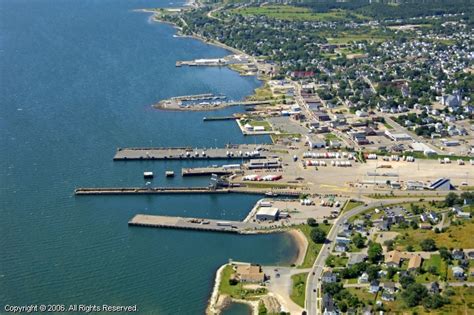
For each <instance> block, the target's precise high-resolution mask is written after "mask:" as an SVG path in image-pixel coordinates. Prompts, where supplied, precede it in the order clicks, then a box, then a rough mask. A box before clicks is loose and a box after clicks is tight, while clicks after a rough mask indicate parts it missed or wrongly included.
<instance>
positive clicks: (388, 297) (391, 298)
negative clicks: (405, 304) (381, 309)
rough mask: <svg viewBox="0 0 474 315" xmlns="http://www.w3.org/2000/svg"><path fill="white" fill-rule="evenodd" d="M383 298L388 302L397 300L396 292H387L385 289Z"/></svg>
mask: <svg viewBox="0 0 474 315" xmlns="http://www.w3.org/2000/svg"><path fill="white" fill-rule="evenodd" d="M381 299H382V300H383V301H387V302H390V301H395V294H393V293H390V292H387V291H383V293H382V297H381Z"/></svg>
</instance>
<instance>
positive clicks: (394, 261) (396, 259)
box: [385, 250, 402, 267]
mask: <svg viewBox="0 0 474 315" xmlns="http://www.w3.org/2000/svg"><path fill="white" fill-rule="evenodd" d="M401 260H402V256H401V253H400V252H399V251H398V250H392V251H390V252H388V253H386V254H385V265H387V267H399V266H400V262H401Z"/></svg>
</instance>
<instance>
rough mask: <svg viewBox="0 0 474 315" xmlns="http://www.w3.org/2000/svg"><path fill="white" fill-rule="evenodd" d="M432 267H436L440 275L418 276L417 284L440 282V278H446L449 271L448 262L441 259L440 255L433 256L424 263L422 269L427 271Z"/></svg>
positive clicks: (425, 274)
mask: <svg viewBox="0 0 474 315" xmlns="http://www.w3.org/2000/svg"><path fill="white" fill-rule="evenodd" d="M431 266H434V267H436V270H437V271H438V275H433V274H431V273H429V272H425V273H424V274H418V275H417V276H416V282H418V283H427V282H433V281H439V277H440V276H444V275H445V274H446V271H447V269H446V268H447V265H446V262H444V261H443V260H442V259H441V256H440V255H438V254H435V255H431V258H430V259H428V260H424V261H423V265H422V269H423V270H425V271H427V270H428V269H429V268H430V267H431Z"/></svg>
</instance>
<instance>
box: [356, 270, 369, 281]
mask: <svg viewBox="0 0 474 315" xmlns="http://www.w3.org/2000/svg"><path fill="white" fill-rule="evenodd" d="M357 283H359V284H362V283H369V274H368V273H367V272H364V273H363V274H361V275H360V276H359V278H357Z"/></svg>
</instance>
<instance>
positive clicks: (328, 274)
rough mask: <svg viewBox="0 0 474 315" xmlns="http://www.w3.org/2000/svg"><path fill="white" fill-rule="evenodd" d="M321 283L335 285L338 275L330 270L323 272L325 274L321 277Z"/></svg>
mask: <svg viewBox="0 0 474 315" xmlns="http://www.w3.org/2000/svg"><path fill="white" fill-rule="evenodd" d="M321 281H322V282H323V283H334V282H336V281H337V277H336V274H335V273H333V272H332V271H330V270H327V271H325V272H323V274H322V276H321Z"/></svg>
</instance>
